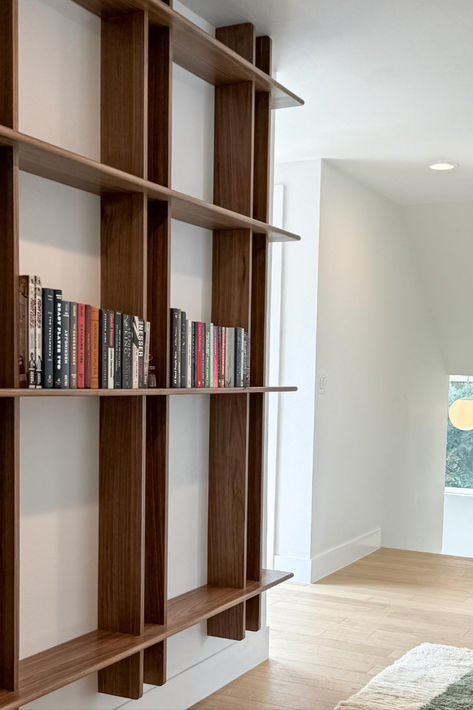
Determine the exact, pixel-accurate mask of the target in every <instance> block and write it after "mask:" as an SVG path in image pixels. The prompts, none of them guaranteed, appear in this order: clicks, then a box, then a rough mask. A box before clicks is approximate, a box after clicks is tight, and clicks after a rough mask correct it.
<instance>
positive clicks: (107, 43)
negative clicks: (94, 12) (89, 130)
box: [101, 11, 148, 177]
mask: <svg viewBox="0 0 473 710" xmlns="http://www.w3.org/2000/svg"><path fill="white" fill-rule="evenodd" d="M147 32H148V22H147V16H146V14H145V13H144V12H141V11H139V12H132V13H127V14H124V15H118V16H117V17H109V18H104V19H102V42H101V52H102V63H101V66H102V73H101V93H102V99H101V160H102V162H103V163H106V164H107V165H111V166H113V167H115V168H120V169H121V170H125V171H126V172H129V173H132V174H133V175H139V176H140V177H146V174H145V170H146V168H145V166H146V161H145V155H146V140H147V125H146V119H147V95H148V92H147V80H148V77H147V66H148V56H147V53H146V45H147Z"/></svg>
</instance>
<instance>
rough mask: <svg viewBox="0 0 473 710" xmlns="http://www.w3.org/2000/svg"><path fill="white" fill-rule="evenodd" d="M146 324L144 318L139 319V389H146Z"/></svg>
mask: <svg viewBox="0 0 473 710" xmlns="http://www.w3.org/2000/svg"><path fill="white" fill-rule="evenodd" d="M144 356H145V323H144V320H143V318H138V388H139V389H143V387H144V375H145V363H144Z"/></svg>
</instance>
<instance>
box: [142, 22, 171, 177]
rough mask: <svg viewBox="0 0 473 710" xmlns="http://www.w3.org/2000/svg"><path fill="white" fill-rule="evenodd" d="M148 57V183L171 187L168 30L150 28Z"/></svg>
mask: <svg viewBox="0 0 473 710" xmlns="http://www.w3.org/2000/svg"><path fill="white" fill-rule="evenodd" d="M148 55H149V60H148V117H149V119H148V179H149V180H151V181H153V182H156V183H158V184H159V185H164V186H165V187H171V122H172V111H171V99H172V96H171V92H172V46H171V30H170V29H169V28H168V27H160V26H155V25H151V26H150V28H149V49H148Z"/></svg>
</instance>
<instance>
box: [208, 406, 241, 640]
mask: <svg viewBox="0 0 473 710" xmlns="http://www.w3.org/2000/svg"><path fill="white" fill-rule="evenodd" d="M209 439H210V442H209V513H208V517H209V521H208V573H207V578H208V582H209V584H212V585H216V586H225V587H228V586H231V587H244V586H245V583H246V525H247V521H246V500H247V475H248V471H247V461H248V458H247V457H248V396H247V395H244V394H242V395H240V396H238V395H235V396H234V397H225V398H224V397H211V400H210V435H209ZM241 606H242V607H243V605H241ZM239 622H240V626H239V627H238V623H239ZM207 632H208V634H209V635H216V636H221V637H225V638H233V639H241V638H243V637H244V609H242V608H241V609H240V610H234V611H233V612H232V613H231V614H227V615H225V616H224V617H216V618H213V619H211V620H209V622H208V623H207Z"/></svg>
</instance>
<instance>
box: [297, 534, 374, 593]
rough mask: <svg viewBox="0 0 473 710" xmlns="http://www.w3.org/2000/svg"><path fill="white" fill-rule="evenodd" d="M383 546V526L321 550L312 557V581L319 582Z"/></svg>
mask: <svg viewBox="0 0 473 710" xmlns="http://www.w3.org/2000/svg"><path fill="white" fill-rule="evenodd" d="M380 547H381V528H377V529H376V530H371V531H370V532H367V533H364V534H363V535H359V536H358V537H355V538H353V539H352V540H348V541H347V542H344V543H342V544H341V545H337V547H332V548H331V549H330V550H326V551H325V552H321V553H320V554H318V555H315V557H313V558H312V573H311V581H312V582H317V581H318V580H319V579H323V577H327V575H329V574H333V572H336V571H337V570H339V569H342V568H343V567H346V566H347V565H351V564H352V563H353V562H356V561H357V560H361V558H362V557H366V555H369V554H371V553H372V552H374V551H375V550H378V549H379V548H380Z"/></svg>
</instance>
